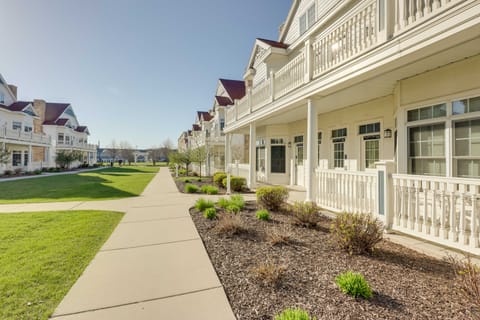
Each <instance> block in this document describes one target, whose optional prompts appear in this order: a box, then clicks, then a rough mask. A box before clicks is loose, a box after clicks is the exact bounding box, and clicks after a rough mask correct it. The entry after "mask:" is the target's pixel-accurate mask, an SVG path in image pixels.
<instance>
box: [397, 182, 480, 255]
mask: <svg viewBox="0 0 480 320" xmlns="http://www.w3.org/2000/svg"><path fill="white" fill-rule="evenodd" d="M393 188H394V220H393V226H392V228H393V229H396V230H398V231H402V232H405V233H409V234H412V235H415V236H418V237H422V238H425V239H427V240H431V241H434V242H438V243H443V244H445V245H448V246H454V247H458V248H460V249H465V247H469V248H478V247H479V232H480V181H479V180H478V179H461V178H443V177H425V176H415V175H402V174H394V175H393Z"/></svg>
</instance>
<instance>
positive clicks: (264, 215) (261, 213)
mask: <svg viewBox="0 0 480 320" xmlns="http://www.w3.org/2000/svg"><path fill="white" fill-rule="evenodd" d="M255 216H256V217H257V219H258V220H262V221H268V220H270V213H268V210H265V209H263V210H258V211H257V213H255Z"/></svg>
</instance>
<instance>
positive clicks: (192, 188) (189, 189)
mask: <svg viewBox="0 0 480 320" xmlns="http://www.w3.org/2000/svg"><path fill="white" fill-rule="evenodd" d="M198 191H200V189H199V188H198V187H197V186H196V185H194V184H186V185H185V192H186V193H197V192H198Z"/></svg>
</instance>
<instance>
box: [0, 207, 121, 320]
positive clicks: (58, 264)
mask: <svg viewBox="0 0 480 320" xmlns="http://www.w3.org/2000/svg"><path fill="white" fill-rule="evenodd" d="M122 215H123V214H122V213H119V212H107V211H65V212H37V213H8V214H0V319H12V320H13V319H48V317H49V316H50V315H51V314H52V313H53V311H54V310H55V308H56V307H57V305H58V304H59V303H60V301H61V300H62V298H63V297H64V296H65V294H66V293H67V292H68V290H69V289H70V287H71V286H72V285H73V284H74V283H75V281H76V280H77V278H78V277H79V276H80V275H81V274H82V272H83V270H84V269H85V268H86V266H87V265H88V264H89V262H90V261H91V260H92V259H93V257H94V256H95V254H96V253H97V251H98V250H99V249H100V247H101V246H102V244H103V243H104V242H105V241H106V239H107V238H108V237H109V236H110V234H111V233H112V231H113V229H114V228H115V227H116V226H117V224H118V222H119V221H120V219H121V217H122Z"/></svg>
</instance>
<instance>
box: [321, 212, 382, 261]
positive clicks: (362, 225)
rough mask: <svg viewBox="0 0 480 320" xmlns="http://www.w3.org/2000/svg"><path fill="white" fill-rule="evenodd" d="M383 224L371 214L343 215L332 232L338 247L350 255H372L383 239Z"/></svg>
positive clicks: (331, 228) (334, 225) (334, 223)
mask: <svg viewBox="0 0 480 320" xmlns="http://www.w3.org/2000/svg"><path fill="white" fill-rule="evenodd" d="M383 230H384V229H383V224H382V222H381V221H379V220H378V219H375V218H373V217H372V216H371V215H369V214H358V213H342V214H340V215H338V216H337V217H336V218H335V220H334V221H333V223H332V225H331V227H330V231H331V233H332V235H333V238H334V240H335V241H336V242H337V244H338V246H339V247H340V248H342V249H344V250H345V251H347V252H348V253H349V254H362V253H372V252H373V250H374V248H375V246H376V245H377V244H378V243H379V242H380V241H382V239H383Z"/></svg>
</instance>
